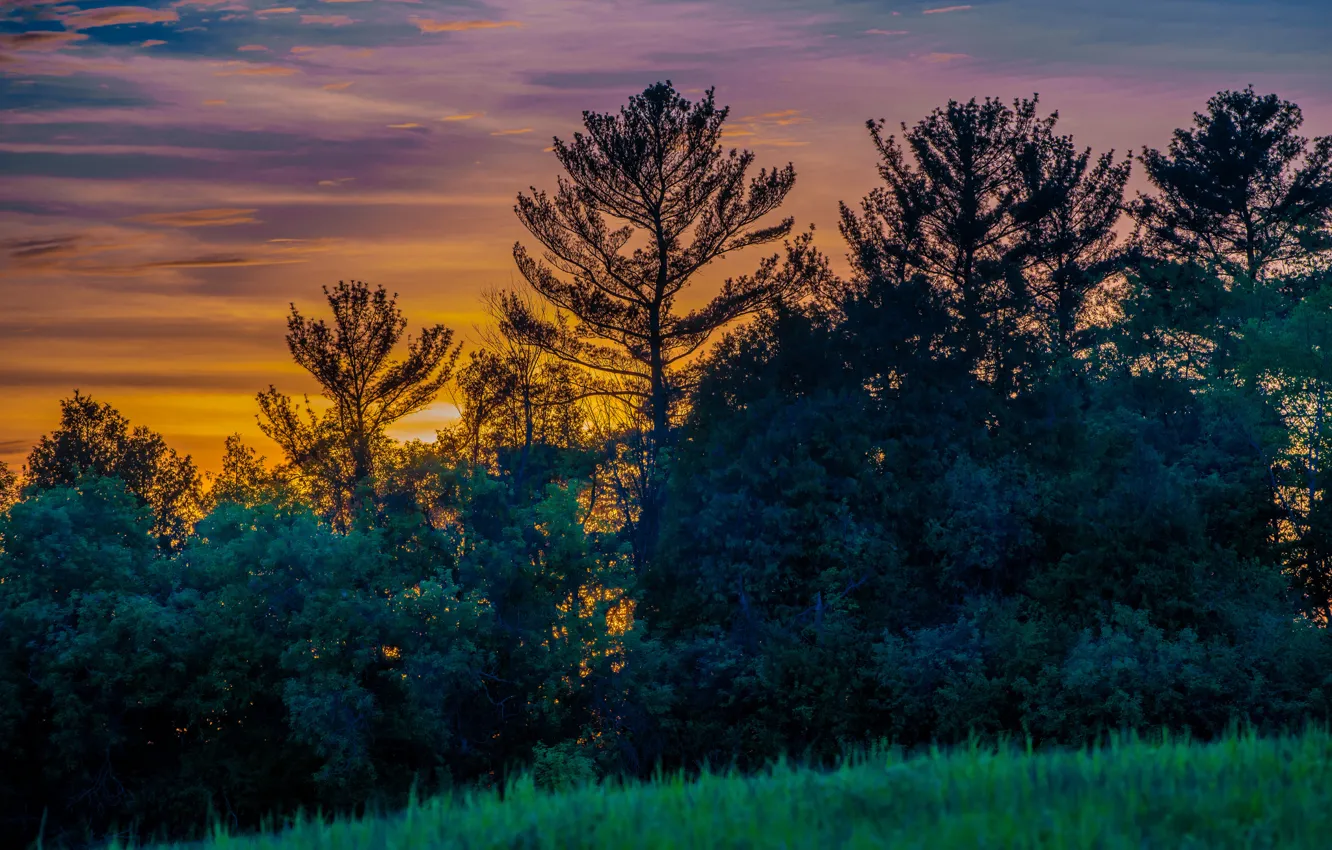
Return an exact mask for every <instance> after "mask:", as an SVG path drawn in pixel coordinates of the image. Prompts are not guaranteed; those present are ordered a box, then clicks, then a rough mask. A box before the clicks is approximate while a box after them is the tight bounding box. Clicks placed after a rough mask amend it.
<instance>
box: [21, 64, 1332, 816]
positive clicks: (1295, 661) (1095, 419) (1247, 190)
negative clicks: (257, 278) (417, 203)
mask: <svg viewBox="0 0 1332 850" xmlns="http://www.w3.org/2000/svg"><path fill="white" fill-rule="evenodd" d="M1043 106H1044V105H1043V104H1041V103H1040V102H1039V101H1038V99H1037V98H1036V97H1032V98H1031V99H1030V100H1026V99H1023V100H1018V101H1015V102H1012V103H1009V102H1006V101H1002V100H993V99H987V100H984V101H983V102H981V101H976V100H973V101H970V102H965V103H961V102H949V103H948V104H947V105H946V106H943V107H941V108H939V109H937V110H935V111H934V112H932V113H930V114H929V115H927V116H925V117H924V118H923V119H922V120H920V121H919V123H917V124H914V125H912V126H907V125H905V124H904V125H903V126H902V127H901V129H900V133H896V134H894V133H892V132H890V130H889V129H888V128H886V127H885V126H884V124H883V122H879V121H871V122H869V123H868V125H867V129H868V133H867V138H866V140H865V143H866V144H867V145H873V146H874V148H875V149H877V152H878V154H879V169H878V182H877V184H875V185H872V186H867V187H866V188H867V190H868V191H867V194H866V195H865V196H864V198H863V199H862V200H861V201H859V202H857V203H848V204H844V205H843V206H842V208H841V211H840V231H841V237H842V240H843V241H844V245H845V250H846V254H847V258H848V259H849V267H850V269H851V271H850V273H848V274H835V273H834V271H833V270H832V266H831V265H830V263H829V261H828V258H827V256H826V255H824V254H823V253H821V252H820V250H819V249H818V248H817V247H816V246H815V243H814V240H813V236H812V233H810V232H803V233H801V232H798V231H797V230H796V228H795V224H794V222H793V221H792V220H791V219H789V218H787V219H779V218H777V216H779V215H780V208H781V206H782V203H783V201H784V199H785V198H786V196H787V195H788V193H789V192H790V190H791V188H792V187H793V185H794V184H795V180H796V172H795V169H794V168H793V167H792V166H790V165H787V166H783V167H777V168H763V169H760V170H756V168H757V166H756V164H755V157H754V155H753V154H752V153H750V152H748V151H736V150H729V149H727V148H726V147H725V146H724V144H723V137H722V134H723V129H724V126H725V122H726V119H727V114H728V113H727V110H726V109H725V108H722V107H720V106H718V105H716V104H715V103H714V99H713V94H712V92H711V91H709V92H708V93H707V94H706V95H705V96H703V97H702V98H701V99H699V100H697V101H694V102H691V101H688V100H686V99H685V98H684V97H682V96H681V95H680V94H679V93H678V92H677V91H676V90H675V89H674V88H673V87H672V86H671V84H670V83H665V84H657V85H654V86H652V87H650V88H648V89H647V90H645V91H644V92H643V93H642V94H640V95H636V96H634V97H633V98H631V99H630V100H629V103H628V104H627V106H625V107H624V108H622V109H621V110H620V111H619V112H618V113H610V114H598V113H585V114H584V116H583V126H584V129H583V131H581V132H579V133H577V134H575V135H574V136H573V138H572V140H568V141H561V140H559V139H557V140H556V141H555V145H554V153H555V156H556V157H557V159H558V161H559V163H560V165H561V166H562V169H563V174H562V175H561V176H560V177H559V178H558V182H557V184H556V187H555V189H554V190H553V191H552V192H550V193H549V194H547V193H546V192H545V191H541V190H537V189H533V190H531V192H530V193H528V194H520V195H519V196H518V201H517V204H516V207H515V212H516V214H517V215H518V217H519V219H520V221H521V222H522V224H523V225H524V226H525V228H526V230H527V231H528V232H529V233H530V239H528V240H527V241H526V242H525V243H520V244H518V245H516V246H515V247H514V259H515V261H516V265H517V268H518V270H519V272H520V273H521V276H522V278H523V279H524V281H525V284H526V285H525V286H524V287H523V288H521V289H515V290H496V291H494V292H492V293H489V294H488V295H487V296H486V304H487V306H488V308H489V310H490V313H491V315H492V317H493V322H491V323H490V325H489V328H490V330H488V331H487V332H486V335H485V338H484V339H483V340H482V342H481V343H480V344H478V345H477V346H475V347H470V346H469V348H468V350H466V351H464V350H463V349H462V347H461V346H460V345H459V344H457V343H456V342H455V339H454V334H453V332H452V330H451V329H448V328H445V327H443V326H434V327H426V328H414V329H413V330H412V332H411V333H409V332H408V326H409V323H408V320H407V318H406V317H405V316H404V314H403V312H402V310H401V309H400V307H399V305H398V302H397V298H396V296H394V295H392V294H391V293H389V292H387V291H386V290H384V289H383V288H378V287H372V286H370V285H367V284H364V283H361V282H359V281H346V282H341V283H338V284H337V285H336V286H333V287H329V288H326V289H325V290H324V295H325V300H326V303H316V304H314V305H311V304H306V305H303V309H305V310H306V311H307V312H305V313H303V312H301V310H300V309H298V308H297V307H296V306H295V305H293V306H292V308H291V312H290V316H289V319H288V333H287V342H288V345H289V348H290V352H291V356H292V357H293V359H294V360H295V362H296V363H297V364H299V365H300V366H301V367H303V368H304V369H305V370H306V371H308V372H309V373H310V375H312V376H313V379H314V380H315V381H316V382H317V384H318V386H319V387H320V388H321V391H322V397H319V398H315V399H298V398H295V397H293V396H291V395H289V394H287V393H284V392H283V391H282V390H281V389H279V388H278V387H275V386H270V387H269V388H267V389H266V390H264V391H262V392H260V393H259V394H258V396H257V416H258V422H259V425H260V427H261V428H262V430H263V432H264V433H265V434H266V435H267V436H268V437H270V438H272V440H273V442H274V443H275V444H276V445H277V446H279V447H280V451H281V455H280V456H279V457H275V458H272V459H268V458H265V457H263V456H261V455H260V454H259V453H258V452H257V451H256V449H255V448H253V447H251V446H247V445H245V444H244V443H243V441H242V440H241V438H240V437H239V436H236V437H233V438H231V439H229V440H228V441H227V443H226V447H225V456H224V460H223V463H222V466H221V471H220V472H219V473H218V474H216V475H207V476H204V475H201V474H200V472H199V471H198V469H197V467H196V466H195V465H194V463H193V462H192V461H191V459H190V458H189V457H187V456H182V455H180V454H178V453H177V452H175V451H174V450H173V449H171V448H170V447H168V446H167V445H166V443H165V442H164V440H163V438H162V437H161V436H160V435H159V434H157V433H155V432H154V431H152V430H151V429H150V428H149V427H147V426H145V425H140V424H132V423H130V422H128V421H126V419H125V418H124V417H123V416H122V415H121V414H120V413H118V412H117V411H116V410H115V409H114V408H113V407H112V406H111V405H110V404H108V403H106V402H105V401H103V400H97V399H93V398H90V397H88V396H86V395H84V394H81V393H79V392H75V393H74V394H73V396H72V397H71V398H68V399H66V400H64V401H62V402H61V407H60V423H59V426H58V427H57V428H56V429H55V430H54V431H53V432H52V433H50V434H49V435H46V436H44V437H42V438H41V440H40V442H39V443H38V444H37V445H36V446H35V447H34V448H33V449H32V452H31V454H30V455H29V457H28V460H27V463H26V465H25V467H24V468H23V469H22V470H15V471H9V470H4V469H3V468H2V467H0V493H2V495H0V833H3V834H5V835H11V836H19V837H20V838H21V839H22V840H28V839H29V838H32V837H35V836H36V835H37V833H38V830H39V829H44V830H45V835H46V838H47V840H48V841H51V840H52V839H61V838H63V839H64V840H68V841H72V842H78V841H82V840H86V839H96V838H99V837H104V836H107V835H111V834H116V833H119V834H124V833H125V830H129V829H133V830H136V831H137V832H138V833H139V834H163V835H170V836H174V837H183V838H188V837H190V836H193V835H197V834H198V833H199V831H200V830H201V829H202V828H203V826H204V825H205V822H206V820H207V818H208V816H209V814H210V813H212V814H213V815H214V816H216V817H218V818H221V819H222V820H223V821H224V822H225V823H227V824H229V825H231V826H233V827H237V828H242V829H245V828H253V827H256V826H257V825H258V824H259V823H260V821H261V819H262V818H264V817H266V816H269V815H274V814H277V815H281V814H283V813H288V812H292V811H294V810H296V809H298V808H301V807H305V808H313V807H316V806H318V807H322V808H323V809H324V810H325V811H329V810H344V811H346V810H354V809H357V808H358V807H364V806H368V805H374V806H378V805H397V804H401V803H402V802H403V801H405V800H406V799H407V797H408V794H409V792H410V791H411V790H412V789H413V788H414V789H415V790H416V792H417V793H418V794H432V793H447V792H449V791H450V790H453V789H461V788H475V787H496V786H502V785H503V782H504V779H505V777H506V776H507V775H510V774H511V773H512V772H513V771H516V770H532V771H534V775H535V776H536V778H537V781H538V783H540V784H542V785H544V786H546V787H558V786H561V785H563V784H567V783H571V782H579V781H592V780H601V781H615V780H616V779H619V778H633V777H644V776H648V775H650V774H651V773H652V772H653V771H654V770H657V769H666V770H684V771H695V770H699V769H701V768H703V767H704V766H706V765H713V766H727V765H734V766H736V767H737V768H739V769H741V770H752V769H756V768H758V767H761V766H763V765H765V764H768V763H770V762H771V761H772V760H774V759H777V758H780V757H783V756H791V757H796V758H800V759H806V760H809V761H810V762H814V763H828V762H830V761H831V760H834V759H836V758H837V757H839V756H841V755H843V754H845V753H847V752H849V751H853V750H855V749H856V748H859V747H863V746H866V745H869V744H872V743H874V742H876V741H881V740H891V741H895V742H897V743H900V744H902V745H905V746H908V747H910V746H914V745H918V744H927V743H932V742H937V743H942V744H947V743H953V742H959V741H965V740H966V739H968V737H969V736H980V737H982V738H990V739H992V738H995V737H997V736H1003V735H1009V736H1014V737H1018V738H1026V739H1029V740H1030V741H1031V742H1032V743H1033V745H1034V746H1038V747H1039V746H1045V745H1048V744H1083V743H1087V742H1090V741H1094V740H1097V739H1098V738H1099V737H1100V736H1102V735H1104V734H1105V733H1106V732H1108V731H1112V730H1120V729H1125V728H1132V729H1138V730H1149V729H1159V728H1166V729H1170V730H1175V731H1181V732H1188V733H1189V734H1191V735H1192V736H1194V737H1195V738H1202V739H1207V738H1213V737H1215V736H1218V735H1220V734H1222V733H1223V732H1225V731H1226V730H1227V728H1228V727H1230V726H1233V725H1235V724H1244V725H1249V726H1251V727H1254V728H1257V729H1260V730H1279V729H1283V728H1290V727H1298V726H1300V725H1301V724H1303V723H1305V722H1306V721H1308V720H1310V719H1315V720H1325V719H1326V718H1327V717H1328V715H1329V710H1330V709H1332V638H1330V637H1329V634H1328V631H1327V628H1326V627H1327V625H1328V619H1329V616H1330V615H1332V609H1330V606H1332V523H1330V522H1329V499H1328V494H1329V487H1330V486H1332V468H1329V462H1328V461H1327V460H1325V457H1327V456H1328V455H1329V452H1332V398H1328V397H1327V396H1326V393H1327V391H1328V390H1329V388H1332V137H1328V138H1318V139H1312V140H1310V139H1306V138H1304V137H1301V136H1300V135H1299V129H1300V126H1301V124H1302V116H1301V112H1300V110H1299V108H1298V107H1297V106H1296V105H1295V104H1292V103H1290V102H1287V101H1284V100H1282V99H1280V98H1279V97H1278V96H1276V95H1262V94H1258V93H1256V92H1255V91H1254V90H1253V89H1252V88H1249V89H1246V90H1243V91H1226V92H1222V93H1220V94H1218V95H1216V96H1215V97H1214V98H1212V99H1211V100H1210V101H1208V102H1207V103H1206V105H1205V107H1203V110H1202V111H1201V112H1199V113H1197V114H1196V115H1194V116H1193V119H1192V122H1191V123H1190V124H1189V126H1188V127H1187V128H1185V129H1180V130H1177V131H1176V132H1175V133H1174V135H1173V138H1172V139H1171V141H1170V143H1169V146H1168V149H1167V150H1155V149H1149V148H1144V149H1143V150H1141V151H1140V152H1138V153H1137V154H1120V155H1116V154H1115V153H1114V152H1105V153H1095V152H1093V151H1091V150H1089V149H1085V148H1081V147H1079V146H1078V145H1077V143H1076V142H1075V141H1074V139H1073V138H1072V137H1070V136H1068V135H1064V134H1061V132H1060V129H1059V126H1058V122H1057V117H1058V116H1057V113H1053V112H1051V113H1046V112H1045V111H1044V108H1043ZM1135 171H1136V172H1138V173H1139V174H1140V176H1141V178H1143V179H1142V181H1141V182H1142V183H1143V185H1144V187H1146V191H1144V192H1141V193H1136V194H1135V196H1133V197H1130V196H1129V193H1128V191H1127V188H1126V187H1127V185H1128V181H1129V179H1130V176H1131V174H1132V173H1133V172H1135ZM745 249H751V250H748V251H746V250H745ZM737 252H742V253H737ZM723 257H727V258H729V260H730V263H731V264H734V263H736V262H744V263H746V264H747V265H746V266H745V268H748V269H751V271H750V272H749V273H747V274H744V275H741V276H738V277H732V278H729V279H727V280H726V281H725V283H724V284H721V285H720V286H719V287H718V288H716V289H715V291H714V292H713V293H712V294H711V295H710V297H708V298H702V297H699V296H698V295H697V294H696V292H701V291H702V288H701V287H702V285H701V284H698V283H697V278H698V276H699V273H700V272H701V271H702V270H703V269H705V268H707V267H709V266H710V265H711V264H712V263H714V262H715V261H717V260H719V259H720V258H723ZM691 283H694V284H695V285H696V287H698V288H697V289H696V290H689V289H688V287H689V286H690V285H691ZM682 293H686V295H685V296H683V297H685V298H686V299H688V300H690V303H695V302H696V303H698V304H699V305H700V306H698V307H696V308H695V309H692V310H685V309H683V308H681V307H680V306H678V304H677V299H680V298H681V297H682ZM312 306H313V308H314V309H315V311H316V312H315V313H310V312H309V311H310V310H311V308H312ZM321 317H322V318H321ZM450 399H453V400H456V402H457V404H458V407H459V410H460V413H461V416H460V418H459V419H458V420H457V422H456V424H455V425H453V426H452V427H450V428H449V429H447V430H445V431H442V432H440V434H439V435H438V439H437V440H436V441H434V442H430V443H426V442H419V441H413V442H399V441H395V440H393V439H390V438H389V437H388V436H387V430H386V429H388V428H389V426H391V425H392V424H393V423H394V422H397V421H399V420H401V419H402V418H403V417H405V416H408V415H410V414H411V413H413V412H416V411H419V410H422V409H424V408H425V407H427V406H428V405H430V404H433V403H436V402H438V401H446V400H450ZM1325 425H1326V426H1328V427H1324V426H1325ZM1325 469H1326V471H1325Z"/></svg>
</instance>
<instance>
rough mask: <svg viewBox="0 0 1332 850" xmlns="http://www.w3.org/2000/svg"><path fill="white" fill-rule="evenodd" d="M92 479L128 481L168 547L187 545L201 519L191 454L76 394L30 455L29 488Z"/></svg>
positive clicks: (127, 485)
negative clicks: (191, 531)
mask: <svg viewBox="0 0 1332 850" xmlns="http://www.w3.org/2000/svg"><path fill="white" fill-rule="evenodd" d="M88 475H92V476H100V477H107V478H111V477H114V478H119V479H121V480H122V481H124V482H125V488H126V489H127V490H129V491H130V492H131V493H133V494H134V495H135V496H137V497H138V498H139V500H140V501H141V502H142V503H144V504H146V505H148V507H149V508H151V509H152V512H153V517H154V523H153V534H154V535H155V536H156V537H157V539H158V541H159V544H160V545H162V546H164V547H166V548H169V549H175V548H179V547H180V546H181V545H183V543H184V541H185V538H186V537H187V536H188V535H189V533H190V529H191V528H192V527H193V525H194V522H195V521H196V520H197V519H198V518H199V516H200V508H201V504H202V489H201V482H200V479H199V472H198V470H197V469H196V468H195V466H194V461H193V460H191V459H190V456H189V455H185V456H183V457H182V456H180V455H178V454H176V450H175V449H172V448H169V447H168V446H167V444H166V441H165V440H163V439H162V435H161V434H158V433H156V432H154V431H151V430H149V429H148V428H147V427H145V426H143V425H140V426H138V427H137V428H133V429H131V428H130V424H129V420H127V419H126V418H125V417H124V416H122V415H121V414H120V412H119V411H117V410H116V409H115V408H113V407H112V406H111V405H109V404H107V403H105V402H102V403H98V402H96V401H94V400H93V399H92V398H90V397H88V396H85V395H82V394H81V393H80V392H79V391H78V390H75V391H74V397H73V398H68V399H64V400H63V401H61V402H60V425H59V426H58V427H57V428H56V429H55V431H53V432H51V433H50V434H48V435H45V436H43V437H42V438H41V440H40V441H39V442H38V443H37V445H36V446H34V447H33V449H32V452H31V453H30V454H29V455H28V467H27V476H26V478H27V485H28V486H30V487H35V488H37V489H39V490H47V489H51V488H53V487H60V486H64V485H72V484H76V483H78V481H79V479H80V478H82V477H84V476H88Z"/></svg>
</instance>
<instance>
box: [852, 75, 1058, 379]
mask: <svg viewBox="0 0 1332 850" xmlns="http://www.w3.org/2000/svg"><path fill="white" fill-rule="evenodd" d="M1036 103H1037V101H1036V98H1032V99H1031V100H1019V101H1016V102H1015V103H1014V105H1013V107H1012V108H1010V107H1009V106H1007V105H1006V104H1004V103H1002V102H1001V101H999V100H993V99H989V98H987V99H986V100H985V102H984V103H977V102H976V100H975V99H972V100H971V101H969V102H967V103H958V102H957V101H949V102H948V105H947V106H946V107H944V108H941V109H936V110H934V112H932V113H930V115H928V116H927V117H926V118H924V119H923V120H922V121H920V122H919V123H918V124H917V125H916V126H915V127H913V128H911V129H908V128H907V125H906V124H905V123H903V124H902V133H903V138H904V142H905V147H904V146H903V145H901V144H899V143H898V141H897V139H896V137H895V136H885V135H884V134H883V125H884V122H883V121H869V122H867V126H868V128H869V131H870V136H871V138H872V139H873V141H874V146H875V147H876V148H877V149H878V151H879V156H880V157H881V162H880V164H879V175H880V176H881V177H882V178H883V181H884V185H883V186H880V187H877V188H875V189H874V190H873V191H871V192H870V194H869V195H868V196H867V197H866V198H865V199H864V201H863V202H862V203H861V213H860V214H857V213H856V212H854V211H853V210H851V209H850V208H849V207H847V206H846V205H845V204H842V206H841V210H842V223H841V229H842V234H843V235H844V236H845V237H846V239H847V242H848V243H849V245H850V247H851V250H852V259H853V261H855V262H857V264H858V266H859V267H860V268H861V269H862V270H863V271H864V272H868V273H869V274H870V275H874V276H879V277H883V278H886V279H888V280H891V281H896V282H905V281H908V280H910V279H912V278H913V277H915V276H917V275H919V276H921V277H922V278H924V279H925V280H926V281H928V283H929V286H930V288H931V289H932V290H934V292H935V293H937V294H938V295H939V296H941V297H942V298H943V299H944V302H945V303H946V305H947V307H948V310H949V312H950V314H951V315H952V317H953V322H954V325H955V338H954V340H953V343H952V344H953V346H955V347H956V349H957V353H958V355H959V356H960V357H961V358H962V359H963V361H964V362H965V363H967V364H968V366H969V367H970V369H971V370H972V371H973V373H974V374H975V375H976V376H977V377H978V378H979V379H981V380H983V381H984V382H985V383H987V384H989V385H992V386H995V387H997V388H999V389H1000V390H1001V391H1003V392H1007V391H1008V390H1009V389H1010V386H1011V385H1012V383H1013V381H1014V380H1015V378H1016V376H1015V374H1014V373H1015V372H1016V371H1018V370H1019V369H1020V366H1019V364H1017V363H1015V362H1013V357H1012V355H1014V354H1016V353H1017V352H1018V351H1019V350H1020V347H1019V346H1017V345H1015V343H1016V342H1018V341H1019V340H1020V339H1021V338H1022V337H1023V336H1024V335H1027V334H1029V330H1028V329H1027V328H1025V327H1024V326H1023V322H1022V319H1023V318H1025V316H1026V315H1027V314H1029V313H1030V311H1031V304H1030V301H1031V298H1030V293H1029V292H1027V291H1026V286H1025V283H1026V281H1025V280H1024V279H1023V278H1022V276H1021V274H1020V273H1019V272H1020V268H1019V267H1018V265H1017V261H1018V259H1019V258H1021V257H1023V255H1024V251H1023V249H1024V247H1025V243H1024V240H1025V239H1026V237H1027V234H1028V232H1029V230H1030V227H1031V225H1030V223H1029V222H1027V221H1025V220H1023V219H1020V218H1019V215H1018V213H1019V209H1020V205H1021V203H1022V201H1023V199H1024V191H1023V189H1024V186H1023V182H1022V175H1021V172H1020V169H1019V167H1018V152H1019V151H1020V150H1022V147H1023V145H1025V144H1030V143H1033V142H1035V141H1036V140H1037V139H1038V138H1039V137H1040V134H1041V133H1042V132H1048V131H1049V130H1050V129H1051V128H1052V127H1053V126H1054V122H1055V120H1056V118H1057V114H1056V115H1051V116H1050V117H1048V118H1045V119H1038V118H1037V117H1036ZM908 149H909V150H910V153H911V156H912V158H913V159H914V164H913V163H912V162H909V161H908V159H907V150H908Z"/></svg>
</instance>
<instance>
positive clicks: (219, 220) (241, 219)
mask: <svg viewBox="0 0 1332 850" xmlns="http://www.w3.org/2000/svg"><path fill="white" fill-rule="evenodd" d="M256 212H258V210H257V209H237V208H231V207H222V208H218V209H209V210H186V211H183V212H167V213H145V214H143V215H136V216H134V217H132V218H131V219H130V221H138V222H143V223H144V224H157V225H161V226H163V227H230V226H231V225H234V224H260V223H261V222H260V220H259V219H257V218H255V217H254V214H255V213H256Z"/></svg>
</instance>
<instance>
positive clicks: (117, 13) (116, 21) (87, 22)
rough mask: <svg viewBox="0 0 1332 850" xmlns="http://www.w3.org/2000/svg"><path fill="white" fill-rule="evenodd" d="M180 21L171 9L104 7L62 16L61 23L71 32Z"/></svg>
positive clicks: (81, 10)
mask: <svg viewBox="0 0 1332 850" xmlns="http://www.w3.org/2000/svg"><path fill="white" fill-rule="evenodd" d="M61 8H62V9H63V8H68V7H61ZM179 20H180V15H178V14H176V12H174V11H173V10H171V9H149V8H147V7H146V6H103V7H102V8H100V9H79V10H77V11H69V12H65V13H64V14H62V15H60V22H61V23H63V24H64V25H65V27H66V28H68V29H71V30H87V29H93V28H94V27H114V26H121V25H123V24H168V23H172V22H174V21H179Z"/></svg>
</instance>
